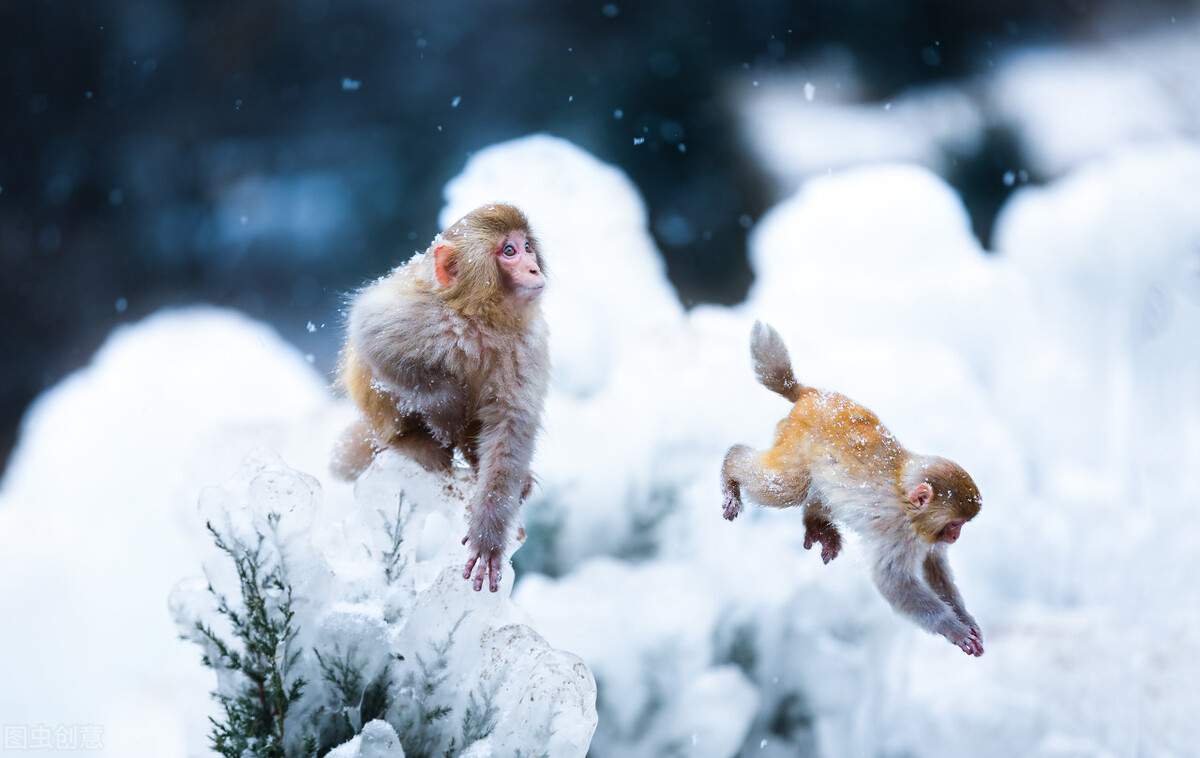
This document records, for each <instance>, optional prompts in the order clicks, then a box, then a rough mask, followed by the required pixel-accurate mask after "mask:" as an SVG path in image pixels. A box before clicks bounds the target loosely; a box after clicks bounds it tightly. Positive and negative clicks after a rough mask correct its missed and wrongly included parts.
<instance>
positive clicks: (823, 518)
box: [804, 500, 842, 563]
mask: <svg viewBox="0 0 1200 758" xmlns="http://www.w3.org/2000/svg"><path fill="white" fill-rule="evenodd" d="M818 542H819V543H821V562H822V563H829V562H830V561H832V560H833V559H834V558H837V557H838V553H840V552H841V551H842V533H841V532H839V531H838V528H837V527H836V526H834V524H833V519H832V517H831V515H830V513H829V508H827V507H826V506H825V505H824V504H822V503H821V502H820V501H817V500H810V501H809V502H808V503H805V505H804V549H805V550H809V549H811V548H812V546H813V545H815V544H816V543H818Z"/></svg>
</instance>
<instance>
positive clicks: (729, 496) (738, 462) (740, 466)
mask: <svg viewBox="0 0 1200 758" xmlns="http://www.w3.org/2000/svg"><path fill="white" fill-rule="evenodd" d="M753 453H754V451H753V450H751V449H750V448H749V447H748V446H746V445H734V446H733V447H731V448H729V450H728V452H726V453H725V462H724V463H723V464H721V494H722V495H724V496H725V504H724V508H723V510H722V515H723V516H724V517H725V519H726V520H728V521H733V520H734V519H735V518H737V517H738V514H739V513H741V512H742V485H741V480H742V479H743V478H745V476H746V471H747V463H746V459H747V458H749V457H750V456H751V455H753Z"/></svg>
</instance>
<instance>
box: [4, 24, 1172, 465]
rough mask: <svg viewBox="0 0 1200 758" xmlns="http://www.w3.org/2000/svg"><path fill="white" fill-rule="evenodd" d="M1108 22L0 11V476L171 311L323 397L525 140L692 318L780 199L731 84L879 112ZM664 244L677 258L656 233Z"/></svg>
mask: <svg viewBox="0 0 1200 758" xmlns="http://www.w3.org/2000/svg"><path fill="white" fill-rule="evenodd" d="M1187 4H1188V3H1184V2H1179V3H1173V2H1171V0H1159V2H1156V3H1153V4H1152V7H1153V8H1154V9H1156V10H1157V11H1163V12H1169V10H1170V9H1171V8H1172V7H1173V6H1174V5H1187ZM1120 6H1121V3H1120V2H1119V1H1118V0H1107V1H1106V2H1101V1H1100V0H1016V1H1015V2H1003V1H1002V0H982V1H981V2H974V3H963V2H960V1H959V0H847V1H844V2H838V3H833V2H817V1H816V0H813V1H811V2H765V1H761V0H740V1H738V2H697V1H696V0H657V1H655V2H636V3H634V2H620V1H617V2H611V3H607V2H604V0H596V1H595V2H586V3H564V2H549V1H541V0H509V1H508V2H503V3H501V2H482V1H480V2H458V1H454V0H449V1H447V0H442V1H441V2H436V3H435V2H404V1H402V0H401V1H397V0H358V1H352V2H334V1H333V0H158V1H154V0H87V1H86V2H81V1H80V0H16V1H15V2H14V1H12V0H8V1H7V2H3V3H0V114H2V115H0V323H2V324H3V328H2V329H0V357H2V360H3V363H2V365H0V369H2V371H0V470H2V466H3V463H2V461H6V460H7V457H8V454H9V452H10V450H11V448H12V446H13V444H14V442H15V440H16V435H17V433H18V424H19V420H20V417H21V414H22V413H23V412H24V410H25V408H26V407H27V405H28V403H29V401H30V400H32V399H33V398H34V397H35V396H36V395H37V393H39V392H41V391H42V390H44V389H46V388H47V387H49V386H50V385H52V384H53V383H54V382H56V381H57V380H59V379H60V378H62V377H63V376H64V375H65V374H66V373H67V372H69V371H71V370H73V369H75V368H77V367H79V366H81V365H83V364H84V363H86V362H87V360H88V358H89V356H90V355H91V353H92V352H93V351H94V350H95V349H96V348H97V347H98V346H99V344H100V343H101V342H102V341H103V339H104V337H105V336H106V335H107V334H108V332H109V331H110V330H111V329H112V328H113V327H114V326H115V325H117V324H119V323H122V322H127V321H133V320H137V319H140V318H142V317H144V316H146V315H148V314H150V313H151V312H153V311H155V310H156V309H158V308H161V307H163V306H167V305H179V304H186V303H201V302H203V303H214V304H218V305H223V306H230V307H233V308H237V309H239V310H241V311H244V312H245V313H247V314H249V315H251V316H253V317H255V318H259V319H263V320H265V321H268V322H271V323H272V324H274V325H275V326H276V327H277V328H278V329H279V331H280V332H281V333H282V334H283V335H284V337H285V338H287V339H289V340H291V341H293V342H294V343H295V344H297V345H298V346H299V347H300V348H301V349H302V350H303V351H305V352H307V353H311V354H313V356H314V358H315V362H316V364H317V366H318V367H319V368H320V369H322V370H323V371H329V370H330V368H331V366H332V363H333V360H334V356H335V354H336V350H337V342H338V339H339V337H340V328H339V327H340V315H339V308H340V306H341V303H342V293H344V292H346V291H347V290H350V289H352V288H353V287H355V286H357V285H359V284H360V283H361V282H362V281H363V280H364V279H367V278H371V277H374V276H376V275H379V274H381V273H383V272H384V271H385V270H386V269H387V268H388V267H390V266H391V265H393V264H394V263H396V262H398V261H399V260H401V259H402V258H404V257H407V255H409V254H411V253H412V252H413V251H414V250H416V249H419V248H423V247H424V246H425V244H427V243H428V241H429V240H430V239H431V238H432V237H433V235H434V234H435V233H436V232H437V231H438V230H437V228H436V224H437V213H438V211H439V209H440V208H441V206H442V202H443V201H442V187H443V186H444V185H445V183H446V182H447V181H448V180H449V179H451V178H452V177H453V176H455V175H456V174H457V173H458V172H459V171H460V170H461V169H462V167H463V165H464V163H465V162H466V160H467V158H468V157H469V156H470V155H471V154H472V152H474V151H477V150H479V149H481V148H484V147H486V146H488V145H491V144H493V143H496V142H499V141H502V140H506V139H510V138H514V137H519V136H524V135H526V134H530V133H534V132H547V133H550V134H554V135H556V136H560V137H564V138H567V139H569V140H571V141H573V142H575V143H576V144H578V145H579V146H581V147H583V148H584V149H586V150H588V151H590V152H591V153H593V154H594V155H596V156H597V157H598V158H600V159H601V160H603V161H606V162H609V163H612V164H615V165H617V166H618V167H620V168H621V169H622V170H624V171H625V172H626V173H627V174H628V175H629V176H630V177H631V178H632V179H633V181H634V182H635V183H636V184H637V186H638V187H639V189H640V191H641V192H642V193H643V196H644V197H645V199H646V202H647V205H648V207H649V212H650V220H651V230H652V232H654V233H655V235H656V238H657V240H658V243H659V246H660V249H661V250H662V252H663V255H664V257H665V258H666V263H667V267H668V273H669V276H670V278H671V280H672V282H673V283H674V285H675V286H676V288H677V289H678V291H679V294H680V297H681V299H682V300H683V302H684V303H685V304H686V305H689V306H690V305H694V304H695V303H699V302H718V303H734V302H737V301H739V300H740V299H741V298H742V297H743V296H744V294H745V292H746V289H747V287H748V286H749V284H750V272H749V269H748V267H747V265H746V261H745V242H746V233H747V228H748V226H749V224H750V223H753V221H755V220H757V219H758V217H759V216H760V215H761V214H762V213H763V212H764V211H765V210H766V208H767V207H768V205H769V204H770V203H772V202H773V201H774V199H775V198H772V197H771V196H770V190H769V188H768V183H767V181H766V179H765V177H763V176H761V175H760V174H759V172H758V171H757V169H756V168H755V167H754V165H753V162H752V161H751V160H749V159H748V157H747V156H746V155H745V154H744V153H745V151H744V149H743V148H742V147H741V146H740V145H739V143H738V139H737V135H736V133H735V128H734V127H735V125H734V114H733V113H732V112H731V108H730V106H729V103H728V102H726V101H725V99H724V98H723V96H722V90H723V87H724V84H725V83H726V82H727V81H728V79H729V77H731V76H736V75H743V74H745V73H746V72H750V73H752V74H755V75H757V74H760V73H761V74H762V75H767V74H769V73H771V72H773V71H780V70H783V69H786V68H788V67H795V66H796V65H798V64H802V63H803V62H804V61H806V60H811V59H813V58H816V57H819V56H821V55H822V54H823V53H824V52H826V51H828V50H830V49H836V50H839V51H843V52H847V51H848V52H849V53H850V54H851V55H852V56H853V59H854V62H855V66H856V69H857V71H858V73H859V74H860V76H861V78H862V80H863V82H864V83H865V85H866V86H867V87H868V88H869V92H868V95H869V96H873V97H878V98H881V99H882V98H885V97H887V96H889V95H890V94H891V93H894V92H898V91H900V90H902V89H904V88H906V87H910V86H913V85H916V84H921V83H925V82H930V81H933V80H937V79H947V78H958V77H964V76H970V75H972V74H975V73H978V72H979V71H981V70H982V69H983V67H984V66H986V65H987V62H988V61H989V60H990V59H991V58H992V57H994V56H995V55H997V53H998V51H999V50H1001V49H1003V48H1005V47H1007V46H1014V45H1026V44H1037V43H1058V42H1063V41H1071V40H1073V39H1086V38H1088V36H1089V35H1092V34H1094V33H1096V29H1097V19H1098V18H1101V17H1103V18H1105V19H1107V20H1108V23H1111V19H1112V16H1113V12H1114V9H1115V8H1119V7H1120ZM1145 6H1146V4H1145V3H1143V4H1141V8H1142V10H1143V11H1144V10H1145ZM934 46H936V51H937V54H936V55H930V54H929V51H930V50H931V49H933V47H934ZM635 138H637V139H639V140H644V141H642V142H641V143H640V144H635ZM680 143H685V144H686V151H681V150H680V149H679V144H680ZM1012 150H1013V148H1012V145H1011V142H1010V141H1009V140H1007V139H1005V136H1004V135H1003V134H999V135H995V138H994V139H989V140H988V141H987V142H986V143H985V144H984V146H983V147H982V148H981V149H980V152H979V154H978V155H974V156H966V157H965V159H964V160H963V161H962V162H961V164H960V170H959V171H958V172H957V173H956V175H955V176H952V177H950V180H951V182H952V183H955V184H956V185H957V186H958V188H959V190H960V191H961V192H962V193H963V196H964V199H965V200H966V202H967V205H968V209H969V210H970V211H971V213H972V216H973V220H974V223H975V228H976V230H977V231H978V232H979V233H980V234H981V237H986V235H987V233H988V230H990V223H991V215H992V214H994V213H995V210H996V208H997V207H998V206H999V204H1000V203H1001V202H1002V201H1003V199H1004V198H1003V195H1004V193H1005V192H1006V190H1005V184H1004V183H1003V182H1001V181H998V180H997V177H998V176H999V174H1000V173H1001V172H1003V171H1004V170H1006V169H1007V168H1008V167H1010V166H1011V165H1012V161H1013V156H1012V155H1011V154H1010V153H1011V151H1012ZM678 218H683V219H685V220H687V221H688V224H687V228H690V229H693V230H694V231H695V233H691V234H686V235H680V234H677V233H674V232H673V231H672V229H673V228H674V229H677V228H678V227H671V226H670V225H664V224H663V223H662V222H663V220H664V219H678ZM663 231H666V232H667V233H666V234H663V233H662V232H663ZM985 242H986V240H985ZM310 323H311V324H312V325H315V326H317V327H319V328H317V329H316V330H315V331H314V330H312V329H311V328H310ZM67 433H69V432H67Z"/></svg>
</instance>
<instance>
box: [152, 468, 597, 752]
mask: <svg viewBox="0 0 1200 758" xmlns="http://www.w3.org/2000/svg"><path fill="white" fill-rule="evenodd" d="M470 485H471V482H470V481H469V477H468V476H467V475H466V474H465V472H460V475H459V476H458V477H456V478H455V479H454V480H453V481H450V482H448V481H447V479H446V478H445V477H441V476H435V475H432V474H428V473H426V472H424V471H422V470H421V469H420V468H419V467H418V466H416V465H415V464H413V463H410V462H408V461H405V460H403V459H400V458H398V457H397V456H395V455H390V454H389V455H385V456H383V457H381V459H380V460H379V461H378V462H377V463H376V465H374V466H372V467H371V469H370V470H369V471H368V472H367V473H366V474H365V475H364V476H363V477H362V478H361V479H360V480H359V482H358V485H357V487H356V488H355V498H354V504H353V506H352V507H349V508H345V507H341V508H326V507H324V506H323V504H322V488H321V485H320V483H319V482H318V481H317V480H316V479H315V478H313V477H311V476H308V475H306V474H304V473H301V472H299V471H296V470H294V469H292V468H290V467H288V466H287V465H286V464H284V463H283V461H281V460H280V459H279V458H278V456H276V455H274V454H269V453H258V454H256V455H253V456H251V457H250V458H248V459H247V460H246V462H245V463H244V464H243V465H242V467H241V468H240V469H239V471H238V473H237V475H236V476H235V477H234V478H233V479H232V480H231V481H230V482H229V483H227V484H226V485H224V486H223V487H210V488H207V489H205V491H204V493H203V494H202V496H201V513H202V515H203V518H204V519H205V522H206V524H207V525H208V528H209V529H210V530H211V532H212V535H213V538H214V542H215V543H217V544H218V545H219V546H220V547H221V550H220V551H218V552H217V553H216V554H215V555H213V556H212V557H210V559H209V560H207V561H206V562H205V577H204V578H203V579H201V578H195V579H190V580H185V581H182V582H180V583H179V584H178V585H177V586H176V588H175V590H174V591H173V593H172V595H171V609H172V612H173V615H174V617H175V621H176V624H177V625H178V627H179V630H180V634H181V635H184V636H186V637H187V638H188V639H191V640H192V641H194V642H196V643H197V644H198V645H200V646H201V648H202V649H203V650H204V655H205V658H206V660H208V661H209V662H210V663H211V664H212V667H213V668H214V670H215V671H216V672H217V679H218V686H217V693H218V694H219V695H220V696H221V697H222V698H224V699H225V700H224V702H225V703H226V707H225V713H222V714H220V715H219V716H218V717H217V723H216V731H215V733H221V730H222V729H224V731H225V733H226V734H225V736H226V738H227V739H228V744H227V745H226V747H227V750H223V751H222V752H224V753H225V754H231V753H230V752H228V750H230V749H232V748H234V747H237V748H238V749H237V750H236V751H235V752H236V753H238V754H240V752H241V748H242V747H243V746H244V745H245V744H249V745H253V744H254V741H253V740H247V739H246V737H247V735H246V734H245V731H244V729H245V725H244V724H235V723H234V718H231V714H236V713H237V711H238V709H239V708H246V709H248V710H249V712H250V713H253V714H255V715H261V714H262V713H264V712H268V711H269V712H271V713H272V717H273V718H272V720H273V721H274V722H275V724H274V725H273V728H272V729H270V730H269V732H268V734H269V736H268V737H267V739H271V740H277V741H278V744H280V745H281V746H282V747H283V748H284V749H285V750H286V753H287V754H288V755H308V754H311V752H312V749H311V748H316V750H317V754H321V755H323V754H325V752H326V751H328V750H330V749H331V748H333V749H334V752H333V755H336V756H339V758H351V757H361V758H375V757H376V756H378V758H384V756H402V755H404V754H405V751H407V753H408V754H410V755H462V756H487V755H495V756H502V755H511V756H516V755H525V756H530V757H531V758H532V757H533V756H542V755H545V756H580V757H582V756H583V755H585V754H586V752H587V748H588V745H589V744H590V742H591V737H592V733H593V731H594V730H595V728H596V705H595V703H596V685H595V682H594V680H593V679H592V675H591V672H589V671H588V669H587V666H585V665H584V663H583V661H582V660H580V659H579V657H578V656H575V655H572V654H570V653H567V652H564V651H561V650H555V649H553V648H551V647H550V646H549V645H547V644H546V642H545V640H543V639H542V638H541V637H540V636H539V635H538V634H537V633H536V632H535V631H533V630H532V629H531V628H530V627H529V626H527V625H526V624H524V623H521V614H520V612H519V611H517V609H516V608H515V607H514V606H513V605H512V603H511V602H510V601H509V599H508V598H509V593H510V592H511V590H512V573H511V572H508V573H507V574H506V575H505V577H504V581H503V582H502V585H501V588H500V591H499V592H497V593H494V594H493V593H476V592H473V591H472V590H471V587H470V585H469V583H468V582H466V581H464V580H463V578H462V576H461V569H460V568H459V567H461V565H462V564H463V563H464V562H465V561H466V554H465V553H466V551H465V548H464V547H463V546H462V544H461V542H460V540H459V539H458V538H457V535H461V534H464V533H465V532H466V522H465V520H464V518H463V514H464V504H465V502H466V500H465V498H464V497H463V490H464V487H469V486H470ZM231 618H236V620H237V622H238V623H237V624H231V623H230V619H231ZM264 643H266V644H264ZM258 645H262V646H263V648H265V649H266V650H267V651H274V655H273V656H272V655H270V654H269V652H268V653H267V654H264V652H263V650H262V649H259V650H258V651H257V653H256V651H255V647H256V646H258ZM256 654H257V655H258V657H259V659H260V660H257V661H255V660H254V657H255V655H256ZM247 672H249V673H251V674H253V675H254V676H255V677H256V679H257V682H256V681H252V680H251V677H249V676H247ZM268 672H269V674H268ZM276 677H278V678H276ZM264 681H265V685H264V686H263V687H260V686H259V683H262V682H264ZM297 683H299V684H297ZM272 687H276V688H278V689H277V691H276V693H275V694H276V695H277V698H276V700H277V701H278V702H272V703H271V704H270V705H271V708H270V709H268V708H264V706H263V703H264V701H266V700H270V697H269V695H270V693H271V690H272ZM264 690H265V691H266V692H267V693H268V695H267V696H266V697H264V695H263V692H264ZM285 712H286V727H285V720H284V713H285ZM366 725H369V726H370V728H369V729H364V727H365V726H366ZM234 727H241V729H240V730H239V729H238V728H234ZM359 732H363V734H362V736H358V735H359ZM385 738H388V739H385ZM306 744H308V745H310V746H311V747H310V748H309V749H308V750H304V749H302V748H303V747H304V746H305V745H306ZM401 745H403V746H404V750H401V748H400V746H401Z"/></svg>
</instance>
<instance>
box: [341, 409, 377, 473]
mask: <svg viewBox="0 0 1200 758" xmlns="http://www.w3.org/2000/svg"><path fill="white" fill-rule="evenodd" d="M379 447H380V445H379V440H378V439H377V438H376V436H375V433H374V432H373V431H372V430H371V427H370V425H369V424H367V422H366V421H364V420H363V419H361V418H360V419H357V420H355V422H354V423H352V424H351V425H350V426H348V427H347V428H346V431H344V432H342V436H341V437H339V438H338V441H337V442H336V443H334V446H333V458H332V460H331V461H330V464H329V468H330V470H331V471H333V473H334V475H336V476H338V477H340V478H342V479H344V480H346V481H353V480H354V479H357V478H358V475H359V474H361V473H362V472H363V471H366V469H367V466H370V465H371V461H373V460H374V459H375V454H376V453H377V452H379Z"/></svg>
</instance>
